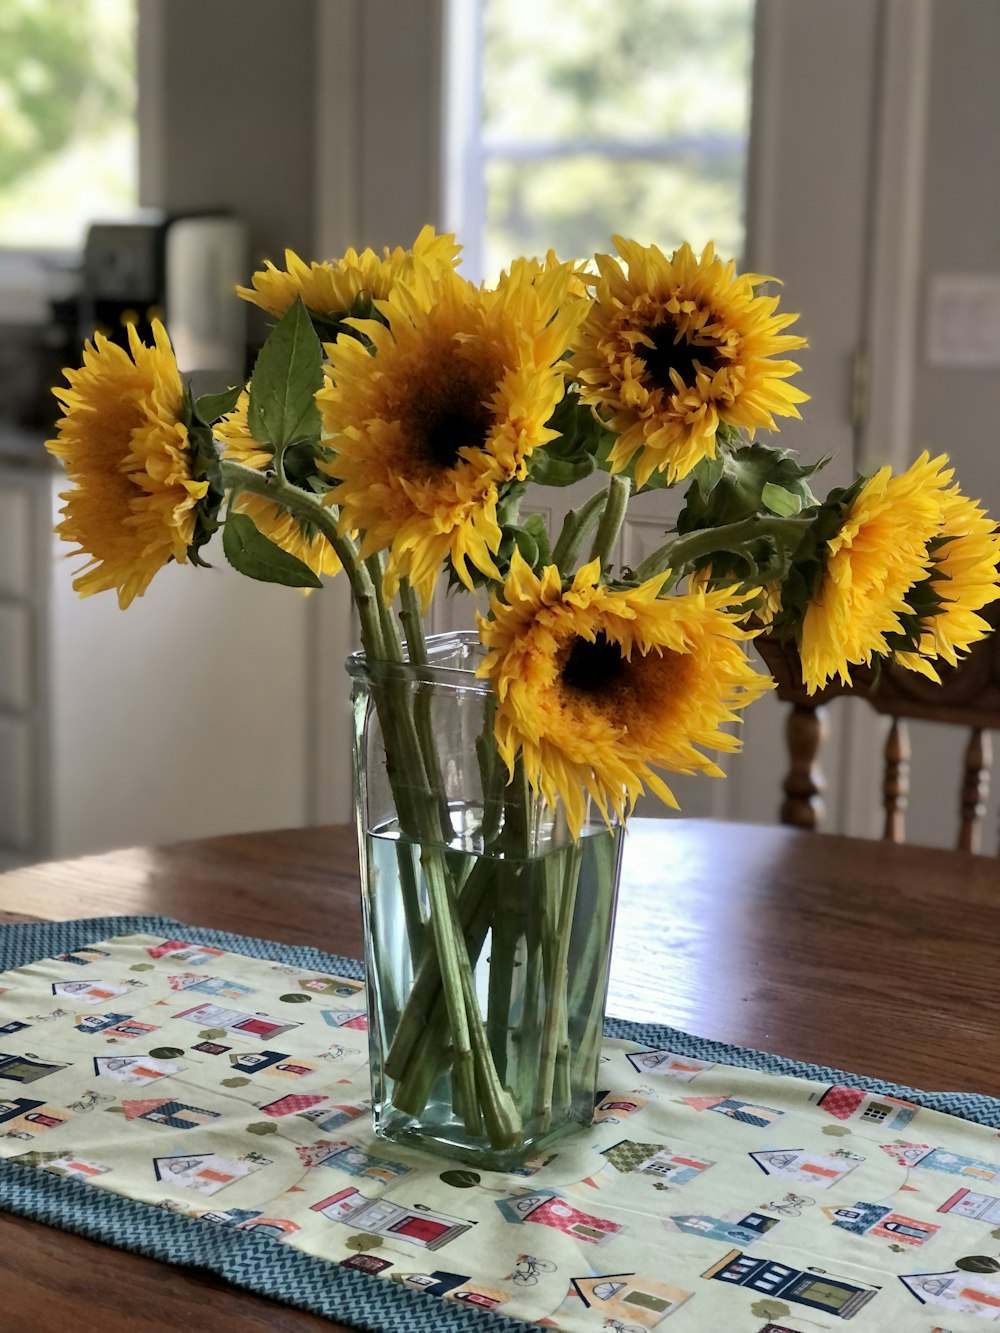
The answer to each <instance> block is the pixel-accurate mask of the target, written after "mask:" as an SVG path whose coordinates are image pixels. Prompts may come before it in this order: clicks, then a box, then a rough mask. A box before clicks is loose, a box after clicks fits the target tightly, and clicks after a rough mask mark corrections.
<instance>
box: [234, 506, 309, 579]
mask: <svg viewBox="0 0 1000 1333" xmlns="http://www.w3.org/2000/svg"><path fill="white" fill-rule="evenodd" d="M222 549H223V551H224V552H225V556H226V559H227V560H228V561H229V563H230V564H231V565H232V567H233V568H234V569H235V570H237V571H238V572H239V573H240V574H246V575H247V577H248V578H251V579H259V580H260V581H261V582H262V583H281V584H284V585H285V586H286V587H288V588H319V587H321V586H322V585H321V583H320V580H319V579H318V578H317V577H316V575H315V574H314V573H313V572H312V570H311V569H310V568H309V566H308V565H306V564H303V563H302V561H301V560H299V559H298V558H297V557H296V556H294V555H289V553H288V552H287V551H283V550H282V549H281V547H280V546H277V545H275V543H274V542H272V541H271V540H270V539H269V538H268V537H265V536H264V534H263V533H262V532H260V531H259V530H258V529H257V527H256V525H255V524H254V523H253V521H252V520H251V519H250V518H248V517H247V515H246V514H238V513H236V512H235V510H233V509H230V511H229V513H228V514H227V515H226V525H225V527H224V528H223V531H222Z"/></svg>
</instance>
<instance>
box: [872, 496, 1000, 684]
mask: <svg viewBox="0 0 1000 1333" xmlns="http://www.w3.org/2000/svg"><path fill="white" fill-rule="evenodd" d="M936 535H937V537H938V538H939V540H940V542H941V544H940V545H935V546H934V547H932V549H931V563H930V568H931V571H932V573H933V574H934V575H935V576H936V577H935V578H934V579H933V582H932V585H931V586H932V588H933V592H934V595H935V597H936V599H937V600H938V601H939V603H940V605H939V608H938V609H937V610H936V611H935V612H934V614H932V615H931V616H930V617H929V618H927V619H926V620H924V621H923V622H922V623H921V631H922V633H921V636H920V642H919V652H917V653H897V654H896V661H897V662H899V663H900V664H901V665H902V666H904V667H907V668H908V669H909V670H911V671H919V672H920V673H921V674H922V675H926V676H930V677H931V678H932V679H935V680H936V679H938V676H937V672H936V671H935V670H934V668H933V667H932V666H930V664H929V662H928V661H927V659H929V658H940V659H943V660H944V661H945V662H947V663H948V664H949V665H950V666H957V665H958V660H959V657H960V656H963V655H964V654H965V653H967V652H968V651H969V649H970V648H971V646H972V645H973V644H974V643H976V642H977V641H978V640H979V639H982V638H984V637H985V635H987V634H988V633H990V628H991V627H990V625H989V623H988V622H987V621H985V620H984V619H983V618H982V616H978V615H976V612H977V611H981V610H982V609H983V607H984V606H989V605H990V603H991V602H995V601H998V600H1000V530H998V529H997V527H996V525H995V523H994V521H993V520H992V519H991V518H990V517H989V515H988V514H987V513H986V512H985V511H984V510H983V509H981V508H980V507H979V505H978V504H977V503H976V502H975V500H970V499H969V498H968V496H965V495H962V494H961V492H960V491H959V489H958V487H957V486H954V487H952V489H951V490H949V491H947V492H946V493H945V495H944V521H943V523H942V525H941V529H940V531H939V532H938V533H937V534H936Z"/></svg>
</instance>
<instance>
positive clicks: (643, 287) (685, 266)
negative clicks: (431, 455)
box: [571, 236, 807, 486]
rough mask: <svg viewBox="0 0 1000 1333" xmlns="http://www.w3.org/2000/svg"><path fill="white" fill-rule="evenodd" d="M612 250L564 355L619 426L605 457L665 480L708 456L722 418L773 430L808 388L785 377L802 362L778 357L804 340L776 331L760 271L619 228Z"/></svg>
mask: <svg viewBox="0 0 1000 1333" xmlns="http://www.w3.org/2000/svg"><path fill="white" fill-rule="evenodd" d="M614 239H615V244H616V246H617V247H618V252H619V255H620V256H621V259H622V260H623V261H624V263H625V265H626V266H627V273H626V271H625V269H624V268H623V267H622V264H621V263H620V262H619V261H618V260H617V259H614V258H612V257H611V256H610V255H598V256H597V257H596V259H597V266H598V269H599V270H600V279H599V280H596V281H595V286H596V293H595V295H596V299H595V302H594V305H593V307H592V309H591V311H590V314H589V316H588V318H587V321H586V323H585V324H584V325H583V328H582V329H581V332H580V337H579V339H578V341H577V345H576V348H575V350H574V354H573V356H572V358H571V364H572V367H573V371H574V373H575V375H576V376H577V378H578V380H579V382H580V385H581V397H582V398H583V401H584V402H587V403H591V404H592V405H593V406H594V407H595V408H596V409H597V411H598V412H599V414H600V415H601V416H602V417H603V418H604V420H605V421H606V422H607V424H608V426H609V427H610V428H611V430H613V431H615V432H616V433H617V434H618V437H619V438H618V440H617V441H616V443H615V445H614V448H613V449H612V451H611V455H610V459H611V467H612V470H613V471H616V472H620V471H622V470H623V469H624V468H626V467H628V466H629V464H630V463H631V462H632V460H633V459H635V474H636V480H637V481H638V483H639V485H640V486H643V485H645V484H646V482H647V481H648V480H649V478H650V477H651V476H652V474H653V473H654V472H656V471H663V472H665V473H666V475H667V481H668V482H669V483H670V484H673V483H674V482H675V481H678V480H680V478H682V477H684V476H686V475H687V474H688V473H689V472H690V471H691V469H692V468H693V467H694V466H695V464H696V463H698V462H699V461H700V460H701V459H703V458H711V457H713V456H714V454H715V447H716V446H715V440H716V434H717V432H718V430H719V426H720V425H722V424H725V425H727V426H731V427H734V428H742V429H744V430H746V431H748V432H749V433H750V434H751V435H753V433H754V431H755V430H756V429H757V428H758V427H766V428H767V429H769V430H774V429H776V425H775V420H774V418H775V416H793V417H797V416H798V415H799V413H798V410H797V409H796V406H795V404H796V403H801V402H804V401H805V399H806V397H807V395H806V394H804V393H803V392H802V391H801V390H800V389H797V388H795V387H794V386H792V385H790V384H788V383H786V381H787V380H788V378H789V377H790V376H791V375H793V374H794V373H795V372H796V371H797V370H798V369H799V367H798V366H797V365H796V364H795V362H793V361H786V360H782V359H776V358H778V357H781V356H783V355H784V353H786V352H789V351H791V350H793V349H794V348H797V347H804V346H805V339H804V338H799V337H796V336H794V335H792V334H786V333H782V330H783V329H785V328H787V326H788V325H789V324H791V323H792V322H793V321H794V320H795V319H796V318H797V316H795V315H778V314H776V313H775V312H776V309H777V305H778V301H777V298H776V297H770V296H763V295H758V294H757V292H756V288H757V287H758V286H759V285H760V284H761V283H763V282H766V281H767V279H766V278H764V277H762V276H761V275H759V274H756V273H744V274H740V275H738V274H737V273H736V271H735V266H734V264H733V262H732V261H730V262H729V263H726V264H724V263H723V262H722V260H721V259H718V258H716V255H715V251H714V249H713V247H712V246H711V245H707V246H706V247H705V249H704V251H703V252H702V254H701V256H700V257H699V256H697V255H695V253H694V251H693V250H692V249H691V247H690V246H689V245H687V244H685V245H682V246H681V247H680V249H679V250H677V251H676V252H675V253H674V255H673V256H672V257H671V258H669V259H668V258H667V256H666V255H665V254H664V253H663V252H662V251H661V250H660V249H659V248H658V247H657V246H655V245H650V246H641V245H638V244H637V243H636V242H635V241H628V240H625V239H624V238H623V237H620V236H616V237H615V238H614Z"/></svg>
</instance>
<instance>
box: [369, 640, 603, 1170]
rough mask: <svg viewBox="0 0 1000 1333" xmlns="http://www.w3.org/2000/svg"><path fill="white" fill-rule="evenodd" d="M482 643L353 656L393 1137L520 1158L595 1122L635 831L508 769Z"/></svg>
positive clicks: (494, 1162)
mask: <svg viewBox="0 0 1000 1333" xmlns="http://www.w3.org/2000/svg"><path fill="white" fill-rule="evenodd" d="M482 651H483V650H482V647H481V645H480V643H479V640H478V638H477V636H476V635H475V634H473V633H455V634H446V635H437V636H435V637H433V638H431V639H429V640H428V642H427V658H428V660H427V663H426V664H420V665H417V664H413V663H409V662H404V663H398V662H396V663H392V662H372V661H368V660H367V659H366V658H365V656H364V655H363V654H361V653H356V654H354V655H353V656H352V657H351V658H349V659H348V663H347V666H348V670H349V672H350V674H351V676H352V679H353V702H354V717H355V778H356V801H357V816H358V837H359V845H360V852H361V879H362V894H363V904H364V921H365V955H366V956H365V962H366V967H367V976H368V1011H369V1034H370V1050H371V1079H372V1104H373V1115H374V1124H375V1131H376V1133H377V1134H379V1135H381V1136H382V1137H384V1138H388V1139H392V1140H394V1141H397V1142H405V1143H409V1144H412V1145H415V1146H422V1147H426V1148H430V1149H436V1150H438V1151H441V1152H445V1153H448V1154H450V1155H451V1156H454V1157H458V1158H461V1159H463V1160H465V1161H469V1162H473V1163H476V1164H479V1165H482V1166H485V1167H487V1168H492V1169H495V1170H504V1169H508V1168H510V1167H512V1166H516V1165H518V1164H519V1163H521V1162H523V1161H524V1160H525V1159H526V1158H528V1157H532V1156H534V1155H536V1154H537V1153H540V1152H542V1151H543V1150H544V1148H545V1147H546V1146H547V1144H548V1143H549V1142H551V1141H552V1140H553V1139H555V1138H557V1137H560V1136H561V1135H563V1134H565V1133H568V1132H570V1131H572V1130H573V1129H579V1128H580V1127H581V1126H585V1125H589V1124H590V1122H591V1118H592V1114H593V1109H594V1092H595V1085H596V1078H597V1067H598V1062H599V1058H600V1050H601V1039H602V1035H603V1020H604V1006H605V1001H606V997H607V985H608V962H609V957H610V949H611V936H612V931H613V927H614V917H615V903H616V897H617V889H618V878H619V870H620V862H621V829H620V828H618V827H614V828H612V829H609V828H608V827H607V826H606V825H605V823H604V821H603V819H599V820H598V821H595V822H594V823H592V824H588V825H587V826H585V827H584V829H583V830H582V831H581V835H580V836H579V837H578V838H573V837H572V836H571V835H570V833H569V831H568V828H567V826H566V821H565V818H564V817H563V814H562V811H561V809H559V808H558V807H557V808H556V809H552V808H550V807H547V806H545V805H544V804H543V803H542V802H541V801H540V800H539V799H538V798H536V797H535V796H533V794H532V793H531V792H530V790H529V789H528V788H527V785H526V783H525V782H524V780H523V775H522V774H521V773H520V772H519V771H517V770H515V773H514V777H513V779H512V780H509V775H508V772H507V769H506V767H505V765H504V764H503V763H502V761H501V760H500V758H499V755H498V754H497V750H496V745H495V742H494V739H493V716H494V710H495V704H496V699H495V695H494V694H493V692H492V689H491V688H490V686H489V684H488V683H487V682H486V681H484V680H480V679H478V678H477V677H476V675H475V667H476V664H477V662H478V661H479V660H480V658H481V655H482Z"/></svg>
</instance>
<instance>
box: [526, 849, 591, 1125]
mask: <svg viewBox="0 0 1000 1333" xmlns="http://www.w3.org/2000/svg"><path fill="white" fill-rule="evenodd" d="M549 860H550V861H551V862H552V864H551V870H550V869H549V865H548V864H547V865H546V878H548V877H549V876H550V875H551V876H552V878H553V880H554V883H553V885H552V887H553V889H554V893H553V905H554V906H555V908H556V919H555V925H554V930H553V935H552V939H551V941H550V948H549V958H548V960H547V968H546V972H547V974H548V975H547V977H546V1003H545V1017H544V1019H543V1021H542V1041H541V1057H540V1068H539V1074H538V1089H537V1098H536V1103H535V1105H536V1110H537V1112H538V1114H539V1115H540V1117H541V1129H542V1130H543V1131H544V1130H546V1129H548V1128H549V1126H550V1125H551V1123H552V1107H553V1100H554V1094H555V1091H556V1070H557V1067H560V1068H561V1070H562V1077H561V1078H560V1082H561V1084H562V1085H563V1087H564V1088H565V1087H567V1086H568V1082H567V1079H566V1073H567V1072H568V1068H569V1058H570V1049H569V1013H568V1008H567V1004H568V999H569V996H568V988H569V945H570V935H571V934H572V931H573V913H574V911H575V910H576V896H577V888H578V886H579V881H580V862H581V860H582V849H581V847H580V844H579V842H574V843H571V844H570V845H569V846H568V847H566V848H564V849H563V851H562V852H561V853H560V855H559V857H558V860H555V859H554V858H549ZM560 870H561V872H562V874H561V876H560V873H559V872H560ZM560 879H561V883H560V882H559V881H560ZM547 887H548V886H547Z"/></svg>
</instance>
